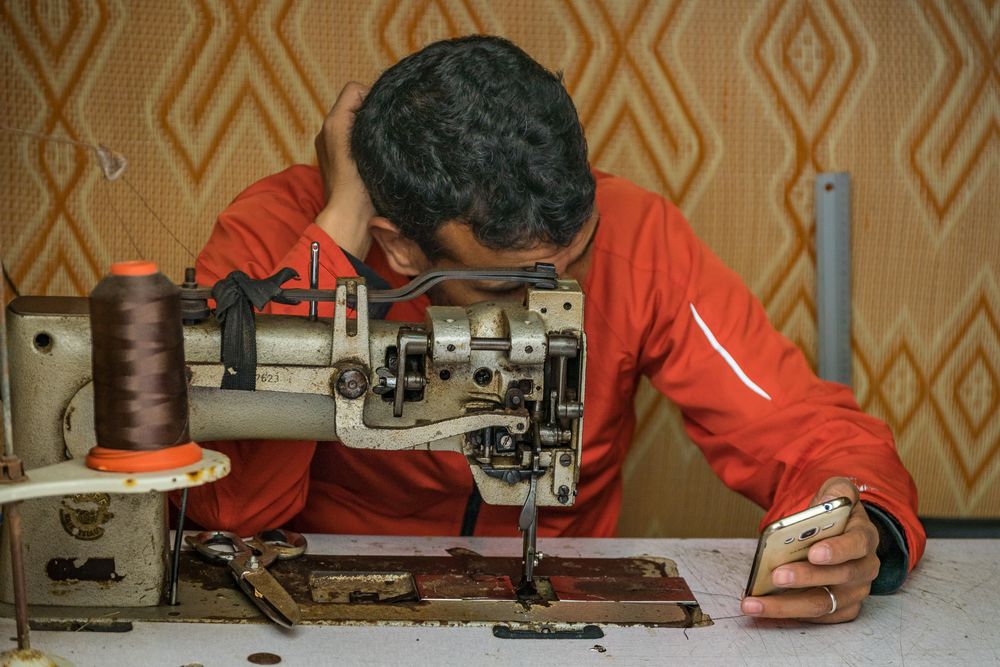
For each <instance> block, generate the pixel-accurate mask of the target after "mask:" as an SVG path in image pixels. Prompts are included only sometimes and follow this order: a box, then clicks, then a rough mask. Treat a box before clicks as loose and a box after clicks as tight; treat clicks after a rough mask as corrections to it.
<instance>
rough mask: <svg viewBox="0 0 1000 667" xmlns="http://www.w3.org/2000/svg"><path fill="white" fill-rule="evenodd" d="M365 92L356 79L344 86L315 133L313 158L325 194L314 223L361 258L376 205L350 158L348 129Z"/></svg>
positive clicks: (349, 129)
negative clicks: (314, 153) (316, 163)
mask: <svg viewBox="0 0 1000 667" xmlns="http://www.w3.org/2000/svg"><path fill="white" fill-rule="evenodd" d="M367 93H368V88H367V87H366V86H363V85H362V84H360V83H358V82H357V81H351V82H349V83H348V84H347V85H346V86H344V89H343V90H341V91H340V95H339V96H338V97H337V101H336V102H334V104H333V108H332V109H330V113H329V114H327V116H326V119H325V120H324V121H323V128H322V129H321V130H320V132H319V134H317V135H316V158H317V159H318V160H319V170H320V173H321V174H322V175H323V192H324V195H325V196H326V206H325V207H324V209H323V210H322V211H321V212H320V214H319V215H318V216H316V224H317V225H319V226H320V227H321V228H322V229H323V231H325V232H326V233H327V234H329V235H330V237H331V238H332V239H333V240H334V241H336V242H337V245H339V246H340V247H341V248H343V249H344V250H346V251H347V252H349V253H351V254H352V255H354V256H355V257H357V258H359V259H362V260H363V259H364V258H365V255H367V254H368V248H369V247H371V235H370V234H369V233H368V221H369V220H371V219H372V218H373V217H374V216H375V207H374V206H373V205H372V201H371V197H369V196H368V191H367V190H366V189H365V185H364V183H363V182H362V181H361V177H360V176H359V175H358V169H357V166H356V165H355V164H354V160H353V159H352V158H351V128H352V127H353V126H354V114H355V113H357V111H358V109H359V108H360V107H361V103H362V101H364V99H365V95H366V94H367Z"/></svg>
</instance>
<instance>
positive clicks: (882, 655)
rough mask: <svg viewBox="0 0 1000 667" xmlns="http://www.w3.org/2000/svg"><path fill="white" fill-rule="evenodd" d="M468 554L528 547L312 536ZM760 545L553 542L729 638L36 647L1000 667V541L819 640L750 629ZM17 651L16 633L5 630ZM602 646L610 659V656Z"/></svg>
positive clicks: (372, 547) (265, 632)
mask: <svg viewBox="0 0 1000 667" xmlns="http://www.w3.org/2000/svg"><path fill="white" fill-rule="evenodd" d="M453 546H464V547H468V548H470V549H474V550H476V551H478V552H480V553H482V554H484V555H509V556H519V555H520V540H516V539H486V538H398V537H346V536H320V535H316V536H311V537H310V551H311V552H313V553H331V554H336V553H382V554H396V555H400V554H422V555H428V554H442V553H444V549H446V548H448V547H453ZM754 546H755V545H754V542H753V541H752V540H707V539H701V540H666V539H664V540H625V539H621V540H619V539H615V540H597V539H589V540H588V539H560V540H555V539H550V540H545V539H542V540H539V548H540V549H541V550H542V551H543V552H545V553H551V554H553V555H560V556H595V557H611V556H636V555H643V554H648V555H655V556H663V557H667V558H671V559H673V560H674V561H676V562H677V566H678V569H679V570H680V574H681V576H683V577H684V578H685V579H687V581H688V583H689V585H690V586H691V588H692V590H694V591H695V596H696V597H697V598H698V600H699V602H700V603H701V606H702V609H703V610H704V611H706V612H707V613H708V614H710V615H711V616H712V618H713V619H714V620H715V624H714V625H712V626H709V627H705V628H696V629H689V630H687V631H684V630H681V629H675V628H644V627H633V628H617V627H605V628H604V632H605V637H604V638H603V639H599V640H510V639H506V640H504V639H496V638H494V637H493V634H492V632H491V628H490V627H488V626H474V627H389V626H368V627H364V626H355V627H343V626H341V627H337V626H334V627H316V626H302V627H298V628H295V629H294V630H292V631H283V630H281V629H279V628H277V627H275V626H272V625H256V624H255V625H215V624H197V623H136V624H135V627H134V629H133V630H132V631H131V632H128V633H121V634H110V633H96V632H40V631H33V632H32V633H31V638H32V645H33V647H35V648H38V649H41V650H43V651H46V652H48V653H51V654H55V655H58V656H62V657H64V658H66V659H68V660H70V661H72V662H73V663H74V664H75V665H77V666H78V667H83V666H89V665H121V666H124V665H150V666H154V665H156V666H158V665H171V666H175V667H176V666H179V665H193V664H198V665H204V666H205V667H215V666H217V665H250V664H251V663H249V662H248V661H247V656H248V655H250V654H252V653H256V652H268V653H274V654H277V655H279V656H281V658H282V661H281V663H280V664H281V665H326V664H338V665H404V664H405V665H429V664H433V665H497V664H531V665H537V666H552V667H556V666H558V667H571V666H575V665H578V664H583V665H590V664H595V665H613V664H614V665H631V664H668V663H674V664H678V663H682V664H694V665H729V664H752V665H799V664H804V665H809V666H810V667H812V666H815V665H828V664H831V665H840V664H849V665H859V664H876V665H904V664H905V665H940V664H962V665H997V664H1000V540H992V541H991V540H933V541H931V542H930V544H929V545H928V548H927V553H926V555H925V556H924V559H923V561H922V563H921V564H920V566H919V567H918V568H917V570H916V572H914V573H913V575H912V576H911V578H910V579H909V580H908V581H907V583H906V584H905V585H904V586H903V589H902V590H901V591H900V592H899V593H896V594H895V595H891V596H884V597H873V598H870V599H869V601H868V602H866V603H865V606H864V608H863V610H862V612H861V615H860V616H859V617H858V619H857V620H855V621H854V622H853V623H847V624H841V625H835V626H814V625H807V624H800V623H798V622H793V621H766V620H758V619H751V618H746V617H742V616H739V595H740V592H741V589H742V587H743V586H744V585H745V581H746V577H747V572H748V569H749V566H750V561H751V558H752V556H753V549H754ZM0 622H2V623H3V629H4V631H6V632H7V633H9V634H8V635H7V636H8V637H14V634H15V629H14V623H13V621H12V620H10V619H3V620H2V621H0ZM595 645H599V646H601V647H603V648H604V649H606V650H605V651H604V652H600V651H599V650H597V648H596V647H595Z"/></svg>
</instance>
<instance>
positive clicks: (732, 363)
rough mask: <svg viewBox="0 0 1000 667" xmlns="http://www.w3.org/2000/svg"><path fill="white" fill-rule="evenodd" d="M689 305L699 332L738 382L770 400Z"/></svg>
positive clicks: (696, 310) (695, 309)
mask: <svg viewBox="0 0 1000 667" xmlns="http://www.w3.org/2000/svg"><path fill="white" fill-rule="evenodd" d="M690 305H691V314H692V315H694V321H695V322H697V323H698V328H699V329H701V332H702V333H703V334H705V338H707V339H708V343H709V345H711V346H712V348H713V349H714V350H715V351H716V352H718V353H719V355H720V356H721V357H722V358H723V359H725V361H726V363H727V364H729V367H730V368H731V369H733V372H734V373H736V377H738V378H739V379H740V382H742V383H743V384H745V385H746V386H747V387H748V388H749V389H750V391H752V392H753V393H755V394H757V395H759V396H763V397H764V398H766V399H767V400H769V401H770V400H771V397H770V396H768V395H767V392H766V391H764V390H763V389H761V388H760V386H759V385H758V384H757V383H756V382H754V381H753V380H751V379H750V378H749V377H747V374H746V373H744V372H743V369H742V368H740V365H739V364H738V363H736V360H735V359H733V355H731V354H729V350H727V349H726V348H724V347H722V345H721V344H720V343H719V341H718V340H717V339H716V337H715V334H713V333H712V330H711V329H709V328H708V325H707V324H705V320H703V319H701V315H699V314H698V309H697V308H695V307H694V304H693V303H692V304H690Z"/></svg>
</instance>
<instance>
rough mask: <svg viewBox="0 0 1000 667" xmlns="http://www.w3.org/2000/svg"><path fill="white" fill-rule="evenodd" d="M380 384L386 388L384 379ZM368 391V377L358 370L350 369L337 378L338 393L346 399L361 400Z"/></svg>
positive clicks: (381, 379) (380, 380)
mask: <svg viewBox="0 0 1000 667" xmlns="http://www.w3.org/2000/svg"><path fill="white" fill-rule="evenodd" d="M379 383H380V384H381V385H382V386H384V381H383V378H379ZM366 391H368V377H367V376H366V375H365V374H364V373H362V372H361V371H360V370H358V369H357V368H348V369H347V370H346V371H344V372H342V373H341V374H340V375H338V376H337V393H338V394H340V395H341V396H343V397H344V398H349V399H355V398H360V397H361V396H363V395H364V393H365V392H366Z"/></svg>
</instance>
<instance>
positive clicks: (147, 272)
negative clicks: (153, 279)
mask: <svg viewBox="0 0 1000 667" xmlns="http://www.w3.org/2000/svg"><path fill="white" fill-rule="evenodd" d="M157 271H159V269H158V268H157V266H156V262H144V261H142V260H138V259H134V260H129V261H127V262H115V263H114V264H112V265H111V275H113V276H151V275H153V274H154V273H156V272H157Z"/></svg>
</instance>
